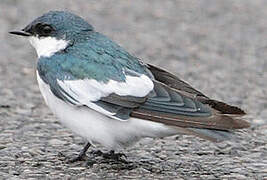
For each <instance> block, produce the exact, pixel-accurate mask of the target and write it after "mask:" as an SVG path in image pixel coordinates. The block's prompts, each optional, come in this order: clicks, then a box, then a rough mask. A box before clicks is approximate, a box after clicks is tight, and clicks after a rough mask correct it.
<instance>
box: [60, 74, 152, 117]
mask: <svg viewBox="0 0 267 180" xmlns="http://www.w3.org/2000/svg"><path fill="white" fill-rule="evenodd" d="M57 82H58V84H59V86H60V87H61V88H62V89H63V90H64V91H65V92H62V93H65V94H66V98H68V100H69V101H70V102H73V103H74V104H77V103H78V104H79V105H86V106H88V107H89V108H91V109H93V110H95V111H97V112H100V113H102V114H104V115H106V116H109V117H111V118H113V119H117V120H121V119H119V118H117V117H115V116H114V115H116V114H115V113H111V112H109V111H107V110H105V109H104V108H102V107H100V106H98V105H96V104H95V103H94V102H96V101H98V100H100V99H101V98H102V97H107V96H108V95H110V94H112V93H115V94H117V95H120V96H134V97H144V96H146V95H148V93H149V92H150V91H152V90H153V88H154V84H153V82H152V80H151V79H150V78H148V77H147V76H146V75H141V76H140V77H134V76H126V81H125V82H118V81H114V80H109V81H108V82H107V83H104V82H98V81H96V80H94V79H84V80H64V81H61V80H57Z"/></svg>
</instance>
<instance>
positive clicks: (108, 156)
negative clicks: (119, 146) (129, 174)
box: [102, 150, 127, 161]
mask: <svg viewBox="0 0 267 180" xmlns="http://www.w3.org/2000/svg"><path fill="white" fill-rule="evenodd" d="M102 156H103V157H104V158H106V159H112V160H115V161H125V159H127V156H126V155H125V154H124V153H115V152H114V151H113V150H111V151H110V152H108V153H103V155H102ZM123 157H124V158H123Z"/></svg>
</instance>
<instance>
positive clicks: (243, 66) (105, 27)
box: [0, 0, 267, 179]
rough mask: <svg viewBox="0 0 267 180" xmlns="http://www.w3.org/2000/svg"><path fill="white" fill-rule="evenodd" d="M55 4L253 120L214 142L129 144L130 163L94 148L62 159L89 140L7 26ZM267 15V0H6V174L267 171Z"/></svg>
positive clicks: (1, 79)
mask: <svg viewBox="0 0 267 180" xmlns="http://www.w3.org/2000/svg"><path fill="white" fill-rule="evenodd" d="M55 9H58V10H71V11H72V12H75V13H77V14H79V15H81V16H83V17H84V18H86V19H87V20H88V21H89V22H91V24H93V25H94V26H95V27H96V29H97V30H98V31H100V32H103V33H104V34H106V35H108V36H109V37H111V38H112V39H113V40H115V41H116V42H118V43H119V44H121V45H122V46H123V47H125V48H126V49H128V50H129V51H130V52H131V53H132V54H135V55H136V56H138V57H140V58H141V59H143V60H144V61H145V62H150V63H153V64H155V65H158V66H161V67H163V68H165V69H168V70H170V71H172V72H173V73H175V74H176V75H178V76H180V77H181V78H182V79H184V80H186V81H187V82H190V83H191V84H192V85H193V86H194V87H196V88H198V89H200V90H201V91H202V92H204V93H205V94H207V95H208V96H210V97H213V98H216V99H218V100H223V101H226V102H227V103H230V104H233V105H237V106H240V107H242V108H243V109H245V110H246V112H247V113H248V116H247V119H248V121H250V122H251V123H252V127H251V128H250V129H248V130H247V131H243V132H240V133H238V134H237V136H236V138H235V139H233V140H231V141H227V142H223V143H218V144H213V143H211V142H208V141H205V140H201V139H198V138H195V137H192V136H174V137H169V138H165V139H144V140H142V141H140V142H139V143H137V144H136V145H135V146H133V147H130V148H128V149H126V150H124V153H126V155H127V156H128V163H125V162H124V163H123V162H122V163H119V164H118V163H116V162H113V161H107V160H105V159H103V158H100V157H95V156H93V155H92V154H90V153H88V159H90V160H88V161H87V162H86V161H83V162H77V163H72V164H69V163H66V161H65V157H66V156H74V155H76V154H77V153H78V151H79V150H80V149H81V148H82V146H83V144H84V141H83V139H81V138H80V137H78V136H76V135H75V134H73V133H71V132H70V131H69V130H68V129H66V128H64V127H62V126H61V125H60V124H59V123H58V122H57V120H56V118H55V117H54V116H53V115H52V114H51V112H50V111H49V109H48V108H47V107H46V106H45V104H44V101H43V99H42V97H41V95H40V92H39V89H38V86H37V83H36V80H35V64H36V54H35V52H34V50H33V48H32V47H30V45H29V43H28V42H27V41H26V40H24V39H19V38H16V37H13V36H10V35H9V34H8V33H7V32H8V31H10V30H14V29H21V28H23V27H24V26H25V25H26V24H27V23H29V22H30V21H31V20H33V19H34V18H35V17H37V16H40V15H41V14H43V13H44V12H47V11H48V10H55ZM266 17H267V3H266V1H265V0H255V1H250V0H236V1H230V0H224V1H219V0H218V1H216V0H207V1H206V0H199V1H193V0H187V1H185V0H180V1H174V0H172V1H171V0H170V1H162V0H146V1H142V0H136V1H130V0H127V1H126V0H120V1H119V0H98V1H87V0H76V1H64V0H57V1H54V0H47V1H43V2H42V1H34V0H24V1H19V0H1V2H0V24H1V28H0V42H1V48H0V179H26V178H32V179H36V178H41V179H44V178H48V179H56V178H66V179H68V178H71V179H78V178H81V179H84V178H85V179H104V178H108V179H128V178H129V179H267V143H266V142H267V135H266V134H267V96H266V95H267V81H266V79H267V72H266V69H267V53H266V52H267V41H266V37H267V22H266ZM97 148H101V147H96V148H95V149H97ZM93 149H94V148H93ZM101 149H102V148H101Z"/></svg>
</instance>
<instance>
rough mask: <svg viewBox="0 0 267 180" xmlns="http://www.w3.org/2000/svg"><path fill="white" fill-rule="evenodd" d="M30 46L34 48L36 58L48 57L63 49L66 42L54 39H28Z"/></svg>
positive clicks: (34, 37)
mask: <svg viewBox="0 0 267 180" xmlns="http://www.w3.org/2000/svg"><path fill="white" fill-rule="evenodd" d="M29 41H30V43H31V45H32V46H33V47H34V48H35V50H36V52H37V55H38V57H39V58H40V57H41V56H42V57H50V56H52V55H53V54H55V53H56V52H58V51H60V50H62V49H65V48H66V47H67V45H68V41H65V40H63V39H60V40H58V39H56V38H54V37H40V38H39V37H36V36H31V37H29Z"/></svg>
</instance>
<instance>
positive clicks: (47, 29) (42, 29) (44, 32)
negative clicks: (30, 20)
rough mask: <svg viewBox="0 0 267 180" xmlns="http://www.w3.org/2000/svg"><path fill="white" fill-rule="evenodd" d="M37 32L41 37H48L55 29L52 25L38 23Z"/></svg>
mask: <svg viewBox="0 0 267 180" xmlns="http://www.w3.org/2000/svg"><path fill="white" fill-rule="evenodd" d="M35 31H36V33H37V34H38V35H39V36H48V35H50V34H51V32H53V31H54V29H53V28H52V27H51V26H50V25H47V24H41V23H38V24H37V25H36V26H35Z"/></svg>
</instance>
